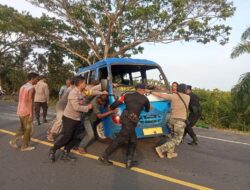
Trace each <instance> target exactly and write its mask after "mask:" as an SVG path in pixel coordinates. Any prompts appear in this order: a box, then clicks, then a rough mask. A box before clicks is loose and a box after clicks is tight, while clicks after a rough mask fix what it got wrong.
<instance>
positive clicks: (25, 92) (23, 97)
mask: <svg viewBox="0 0 250 190" xmlns="http://www.w3.org/2000/svg"><path fill="white" fill-rule="evenodd" d="M38 79H39V75H38V74H36V73H29V74H28V82H27V83H26V84H24V85H23V86H22V87H21V88H20V91H19V101H18V107H17V115H18V116H19V119H20V123H21V127H20V129H19V130H18V131H17V133H16V135H15V137H14V138H13V139H12V140H11V141H10V145H11V146H12V147H13V148H18V145H17V140H19V139H22V146H21V151H31V150H34V149H35V147H33V146H29V143H30V137H31V134H32V130H33V123H32V122H33V116H34V113H33V103H34V95H35V88H34V85H35V84H36V83H37V82H38Z"/></svg>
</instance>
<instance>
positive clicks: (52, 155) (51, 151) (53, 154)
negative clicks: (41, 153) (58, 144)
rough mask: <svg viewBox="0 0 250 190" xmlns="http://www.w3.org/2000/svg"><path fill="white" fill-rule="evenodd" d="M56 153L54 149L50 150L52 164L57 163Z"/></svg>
mask: <svg viewBox="0 0 250 190" xmlns="http://www.w3.org/2000/svg"><path fill="white" fill-rule="evenodd" d="M55 153H56V152H55V151H54V150H53V149H50V150H49V159H50V160H51V161H52V162H55V161H56V157H55Z"/></svg>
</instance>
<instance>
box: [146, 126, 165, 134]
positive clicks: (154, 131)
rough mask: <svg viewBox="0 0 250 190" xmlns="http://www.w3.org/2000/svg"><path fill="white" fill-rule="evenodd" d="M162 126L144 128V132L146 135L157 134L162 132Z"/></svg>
mask: <svg viewBox="0 0 250 190" xmlns="http://www.w3.org/2000/svg"><path fill="white" fill-rule="evenodd" d="M162 133H163V132H162V128H161V127H154V128H148V129H143V134H144V135H157V134H162Z"/></svg>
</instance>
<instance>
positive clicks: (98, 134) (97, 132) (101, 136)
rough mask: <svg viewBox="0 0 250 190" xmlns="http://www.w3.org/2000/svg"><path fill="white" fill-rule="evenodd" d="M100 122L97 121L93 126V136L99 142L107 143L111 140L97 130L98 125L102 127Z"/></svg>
mask: <svg viewBox="0 0 250 190" xmlns="http://www.w3.org/2000/svg"><path fill="white" fill-rule="evenodd" d="M102 125H103V124H102V122H100V123H98V124H97V125H96V126H95V128H94V132H95V137H96V139H97V140H98V141H99V142H101V143H105V144H108V143H110V142H111V139H110V138H108V137H104V135H101V134H100V132H99V131H98V128H99V129H100V127H102Z"/></svg>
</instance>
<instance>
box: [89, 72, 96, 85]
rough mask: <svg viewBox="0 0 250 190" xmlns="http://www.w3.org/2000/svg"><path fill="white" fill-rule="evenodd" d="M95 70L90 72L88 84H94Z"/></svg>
mask: <svg viewBox="0 0 250 190" xmlns="http://www.w3.org/2000/svg"><path fill="white" fill-rule="evenodd" d="M95 73H96V71H95V70H92V71H90V77H89V84H94V83H95Z"/></svg>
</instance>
